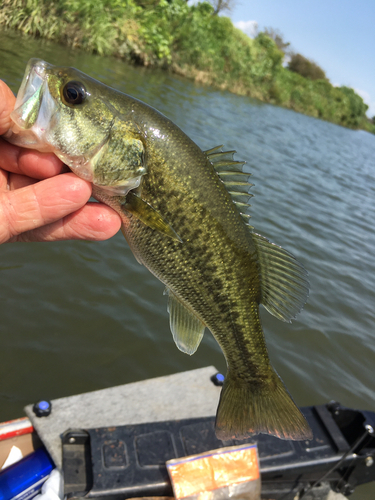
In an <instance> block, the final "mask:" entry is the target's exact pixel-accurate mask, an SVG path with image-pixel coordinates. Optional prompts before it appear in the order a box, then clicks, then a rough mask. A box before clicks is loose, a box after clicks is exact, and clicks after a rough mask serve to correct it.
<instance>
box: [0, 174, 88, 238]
mask: <svg viewBox="0 0 375 500" xmlns="http://www.w3.org/2000/svg"><path fill="white" fill-rule="evenodd" d="M90 195H91V185H90V183H88V182H86V181H84V180H82V179H80V178H79V177H77V176H76V175H74V174H72V173H69V174H61V175H58V176H56V177H52V178H51V179H46V180H43V181H40V182H37V183H36V184H33V185H31V186H27V187H24V188H22V189H17V190H15V191H6V192H3V193H2V194H1V202H2V203H1V205H0V243H2V242H5V241H8V240H9V239H10V238H12V237H15V236H18V235H20V234H21V233H24V232H26V231H30V230H32V229H35V228H37V227H40V226H43V225H46V224H51V223H52V222H55V221H57V220H59V219H61V218H63V217H65V216H66V215H68V214H70V213H72V212H75V211H76V210H79V209H80V208H81V207H82V206H83V205H84V204H85V203H86V202H87V201H88V199H89V198H90Z"/></svg>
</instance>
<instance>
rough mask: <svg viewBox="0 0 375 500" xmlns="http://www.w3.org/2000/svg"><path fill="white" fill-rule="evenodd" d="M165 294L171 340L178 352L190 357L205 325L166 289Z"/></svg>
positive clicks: (199, 340) (196, 346) (196, 347)
mask: <svg viewBox="0 0 375 500" xmlns="http://www.w3.org/2000/svg"><path fill="white" fill-rule="evenodd" d="M165 293H167V294H168V312H169V324H170V327H171V331H172V335H173V340H174V341H175V342H176V345H177V347H178V348H179V349H180V351H182V352H185V353H186V354H190V356H191V355H192V354H194V353H195V351H196V350H197V349H198V346H199V344H200V343H201V340H202V338H203V334H204V329H205V325H204V324H203V323H202V321H201V320H200V319H199V318H197V316H196V315H195V314H194V313H193V312H191V311H190V310H188V309H187V308H186V307H185V306H184V305H183V304H182V303H181V302H180V300H179V299H178V298H177V297H176V296H175V295H174V293H173V292H171V291H170V290H168V288H167V289H166V291H165Z"/></svg>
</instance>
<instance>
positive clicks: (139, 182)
mask: <svg viewBox="0 0 375 500" xmlns="http://www.w3.org/2000/svg"><path fill="white" fill-rule="evenodd" d="M11 117H12V120H13V122H14V125H13V127H12V129H11V131H10V132H9V133H8V134H7V136H6V138H7V140H8V141H10V142H12V143H13V144H17V145H20V146H23V147H28V148H34V149H37V150H39V151H52V152H54V153H55V154H56V155H57V156H58V157H59V158H61V159H62V160H63V162H64V163H65V164H67V165H68V166H69V167H70V168H71V170H72V171H73V172H74V173H76V174H77V175H78V176H79V177H82V178H83V179H86V180H88V181H91V182H92V183H93V195H94V196H95V198H96V199H97V200H99V201H101V202H104V203H106V204H107V205H109V206H110V207H112V208H113V209H114V210H116V212H118V214H119V215H120V216H121V219H122V231H123V233H124V236H125V238H126V240H127V242H128V244H129V246H130V248H131V249H132V251H133V253H134V255H135V257H136V259H137V260H138V261H139V262H140V263H141V264H143V265H145V266H146V267H147V268H148V269H149V270H150V271H151V272H152V273H153V274H154V275H155V276H156V277H157V278H158V279H159V280H160V281H162V282H163V283H164V284H165V285H166V291H167V294H168V311H169V316H170V327H171V330H172V334H173V338H174V341H175V342H176V344H177V347H178V348H179V349H180V350H181V351H183V352H186V353H188V354H193V353H194V352H195V351H196V349H197V348H198V346H199V343H200V342H201V340H202V337H203V334H204V330H205V328H206V327H207V328H208V329H209V330H210V331H211V332H212V334H213V335H214V337H215V339H216V340H217V342H218V343H219V345H220V347H221V349H222V351H223V353H224V356H225V359H226V362H227V366H228V371H227V374H226V377H225V382H224V386H223V389H222V392H221V396H220V402H219V406H218V411H217V416H216V434H217V436H218V438H219V439H222V440H229V439H232V438H235V439H244V438H247V437H249V436H250V435H252V434H255V433H268V434H272V435H274V436H277V437H279V438H283V439H295V440H301V439H311V438H312V433H311V430H310V428H309V426H308V424H307V422H306V420H305V418H304V417H303V415H302V413H301V412H300V410H299V409H298V408H297V406H296V405H295V403H294V402H293V400H292V398H291V396H290V395H289V393H288V391H287V390H286V388H285V386H284V384H283V382H282V381H281V379H280V378H279V376H278V375H277V374H276V372H275V370H274V369H273V368H272V366H271V364H270V361H269V357H268V353H267V348H266V344H265V339H264V335H263V330H262V326H261V322H260V318H259V304H263V305H264V307H265V308H266V309H267V310H268V311H269V312H270V313H271V314H273V315H275V316H276V317H277V318H279V319H281V320H283V321H290V319H291V318H293V317H294V316H295V315H296V313H297V312H299V310H300V309H301V308H302V306H303V304H304V303H305V301H306V298H307V295H308V281H307V273H306V271H305V269H304V267H303V266H302V265H301V264H299V263H298V262H297V260H296V259H295V258H294V257H293V256H292V255H291V254H290V253H289V252H287V251H285V250H283V249H282V248H281V247H279V246H276V245H274V244H272V243H270V242H269V241H268V240H267V239H265V238H264V237H262V236H260V235H259V234H257V233H256V232H255V231H254V230H253V228H252V227H251V226H250V225H249V223H248V218H249V216H248V215H247V214H246V210H247V208H248V206H249V205H248V200H249V197H250V195H249V194H248V188H249V186H250V184H249V182H248V177H249V174H247V173H246V172H243V164H244V162H239V161H235V160H234V159H233V153H234V152H233V151H232V152H223V151H222V150H221V147H216V148H213V149H211V150H209V151H205V152H204V151H202V150H201V149H200V148H199V147H198V146H197V145H196V144H195V143H194V142H193V141H192V140H191V139H189V137H187V136H186V135H185V134H184V133H183V132H182V130H180V129H179V128H178V127H177V126H176V125H174V124H173V123H172V122H171V121H170V120H169V119H168V118H166V117H165V116H163V115H162V114H161V113H159V112H158V111H156V110H155V109H153V108H152V107H150V106H148V105H147V104H144V103H142V102H141V101H139V100H137V99H135V98H133V97H130V96H128V95H125V94H123V93H121V92H118V91H116V90H114V89H112V88H110V87H107V86H106V85H104V84H102V83H100V82H98V81H96V80H94V79H92V78H90V77H88V76H87V75H85V74H83V73H81V72H80V71H78V70H76V69H73V68H66V67H56V66H52V65H51V64H48V63H46V62H44V61H42V60H38V59H32V60H31V61H30V62H29V63H28V66H27V68H26V73H25V77H24V79H23V82H22V84H21V87H20V90H19V93H18V96H17V102H16V106H15V109H14V111H13V113H12V115H11Z"/></svg>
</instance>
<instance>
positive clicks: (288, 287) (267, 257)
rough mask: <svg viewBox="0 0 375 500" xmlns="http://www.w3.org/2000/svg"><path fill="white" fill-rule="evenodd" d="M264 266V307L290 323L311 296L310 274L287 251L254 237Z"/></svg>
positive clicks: (261, 270) (262, 270) (262, 299)
mask: <svg viewBox="0 0 375 500" xmlns="http://www.w3.org/2000/svg"><path fill="white" fill-rule="evenodd" d="M252 237H253V241H254V243H255V246H256V248H257V253H258V261H259V265H260V276H261V290H262V298H261V301H260V302H261V304H263V305H264V307H265V308H266V309H267V311H268V312H270V313H271V314H273V316H275V317H276V318H278V319H281V320H282V321H287V322H290V320H291V319H292V318H294V317H295V316H296V314H297V313H298V312H299V311H300V310H301V309H302V307H303V306H304V304H305V302H306V300H307V297H308V294H309V281H308V279H307V271H306V269H305V268H304V267H303V265H302V264H300V263H299V262H298V260H297V259H296V258H295V257H294V256H293V255H292V254H291V253H289V252H287V251H286V250H284V249H283V248H281V247H279V246H277V245H275V244H273V243H270V242H269V241H268V240H267V239H266V238H264V237H263V236H261V235H260V234H257V233H252Z"/></svg>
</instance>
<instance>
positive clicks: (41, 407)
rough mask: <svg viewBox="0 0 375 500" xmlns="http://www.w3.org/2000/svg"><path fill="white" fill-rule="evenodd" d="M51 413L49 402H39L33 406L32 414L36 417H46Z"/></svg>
mask: <svg viewBox="0 0 375 500" xmlns="http://www.w3.org/2000/svg"><path fill="white" fill-rule="evenodd" d="M51 411H52V403H51V401H46V400H41V401H38V402H37V403H35V404H34V406H33V412H34V413H35V415H36V416H37V417H48V415H49V414H50V413H51Z"/></svg>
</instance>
